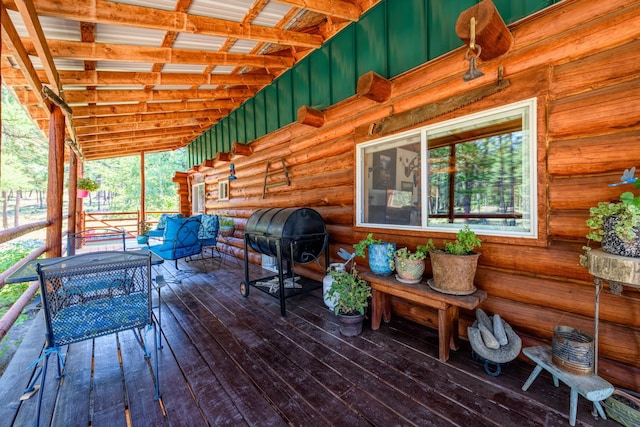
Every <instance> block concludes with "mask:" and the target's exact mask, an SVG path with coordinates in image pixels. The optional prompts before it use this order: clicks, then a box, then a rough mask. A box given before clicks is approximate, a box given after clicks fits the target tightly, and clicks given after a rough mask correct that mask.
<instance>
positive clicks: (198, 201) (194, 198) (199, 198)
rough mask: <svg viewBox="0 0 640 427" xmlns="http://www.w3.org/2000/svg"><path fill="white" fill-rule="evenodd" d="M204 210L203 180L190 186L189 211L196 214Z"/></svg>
mask: <svg viewBox="0 0 640 427" xmlns="http://www.w3.org/2000/svg"><path fill="white" fill-rule="evenodd" d="M204 211H205V192H204V182H200V183H197V184H193V185H192V186H191V213H192V214H193V215H198V214H201V213H204Z"/></svg>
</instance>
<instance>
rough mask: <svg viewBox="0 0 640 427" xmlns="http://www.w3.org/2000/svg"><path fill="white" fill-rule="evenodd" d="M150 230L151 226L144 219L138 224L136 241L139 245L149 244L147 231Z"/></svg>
mask: <svg viewBox="0 0 640 427" xmlns="http://www.w3.org/2000/svg"><path fill="white" fill-rule="evenodd" d="M150 229H151V225H150V224H149V223H148V222H147V221H145V220H144V219H143V220H142V221H140V222H139V223H138V236H137V237H136V239H137V240H138V243H139V244H141V245H142V244H145V243H149V235H148V233H149V230H150Z"/></svg>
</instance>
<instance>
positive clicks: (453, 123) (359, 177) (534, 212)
mask: <svg viewBox="0 0 640 427" xmlns="http://www.w3.org/2000/svg"><path fill="white" fill-rule="evenodd" d="M522 108H526V109H527V110H528V111H527V118H526V120H523V130H528V132H526V133H525V132H523V139H526V144H527V148H528V152H527V153H528V158H529V161H528V165H525V172H526V173H527V175H528V179H529V186H528V187H529V200H530V207H529V210H528V212H527V215H528V217H529V224H530V229H529V230H526V231H525V230H508V229H502V230H499V229H489V228H483V227H481V226H475V227H474V225H473V224H471V225H470V227H471V229H473V230H474V231H475V232H476V233H477V234H479V235H487V236H506V237H518V238H525V239H537V238H538V200H537V194H538V192H537V182H538V178H537V101H536V98H530V99H527V100H524V101H520V102H515V103H512V104H509V105H505V106H501V107H497V108H492V109H489V110H484V111H481V112H477V113H473V114H469V115H466V116H463V117H458V118H455V119H450V120H446V121H443V122H439V123H434V124H431V125H428V126H424V127H422V128H418V129H412V130H410V131H405V132H402V133H398V134H394V135H391V136H388V137H383V138H379V139H376V140H374V141H369V142H366V143H362V144H359V145H358V146H357V147H356V203H355V205H356V215H355V217H356V226H357V227H367V228H380V229H393V230H403V229H404V230H415V231H428V232H434V233H438V232H440V233H455V232H457V231H458V230H459V229H461V228H462V227H463V226H464V225H462V224H440V225H438V226H428V225H427V219H428V218H427V200H428V198H427V191H428V188H429V186H428V185H426V184H427V183H428V170H427V169H428V168H427V167H422V168H421V170H420V177H421V183H422V185H421V192H422V194H421V201H422V202H421V210H422V211H421V213H422V215H421V217H422V221H421V224H420V225H419V226H414V225H396V224H377V223H371V222H364V199H363V197H364V194H365V192H366V190H365V188H364V182H365V179H364V175H363V173H365V171H364V156H365V149H367V148H370V147H373V146H376V145H381V150H386V149H388V148H390V147H393V145H394V141H402V140H403V139H407V138H410V137H412V136H415V135H420V159H421V163H420V164H421V165H428V148H427V146H428V135H429V133H430V132H437V131H441V130H442V129H445V128H456V127H459V126H460V125H462V124H464V123H469V122H473V121H481V120H482V119H483V118H486V117H488V116H491V115H496V114H500V113H506V112H509V111H513V110H518V109H522Z"/></svg>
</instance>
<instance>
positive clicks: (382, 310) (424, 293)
mask: <svg viewBox="0 0 640 427" xmlns="http://www.w3.org/2000/svg"><path fill="white" fill-rule="evenodd" d="M361 276H362V278H363V279H364V280H366V281H367V282H369V283H370V284H371V289H372V304H371V329H373V330H374V331H375V330H377V329H378V328H380V322H381V320H382V319H384V321H385V323H389V322H390V321H391V296H395V297H398V298H402V299H405V300H407V301H411V302H413V303H416V304H419V305H422V306H426V307H431V308H436V309H438V357H439V359H440V360H441V361H442V362H446V361H447V360H449V349H450V348H451V349H452V350H457V349H458V348H459V344H458V314H459V313H458V309H459V308H460V307H462V308H466V309H469V310H473V309H475V308H476V307H477V306H478V304H480V303H481V302H482V301H484V300H485V299H486V298H487V293H486V292H485V291H479V290H477V291H475V292H474V293H472V294H471V295H460V296H458V295H449V294H444V293H442V292H438V291H435V290H433V289H431V288H430V287H429V286H428V285H427V284H426V283H416V284H407V283H402V282H400V281H398V280H396V279H395V277H393V276H377V275H375V274H373V273H370V272H365V273H362V274H361Z"/></svg>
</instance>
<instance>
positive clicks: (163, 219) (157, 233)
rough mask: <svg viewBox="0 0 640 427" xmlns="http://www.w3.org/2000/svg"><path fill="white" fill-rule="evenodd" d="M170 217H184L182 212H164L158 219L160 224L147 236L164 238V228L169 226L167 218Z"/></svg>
mask: <svg viewBox="0 0 640 427" xmlns="http://www.w3.org/2000/svg"><path fill="white" fill-rule="evenodd" d="M169 218H182V214H162V215H160V219H158V225H157V226H156V228H154V229H153V230H149V231H148V232H147V236H149V237H155V238H162V236H163V235H164V229H165V227H166V226H167V219H169Z"/></svg>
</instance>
